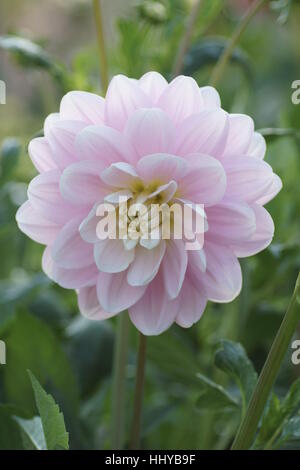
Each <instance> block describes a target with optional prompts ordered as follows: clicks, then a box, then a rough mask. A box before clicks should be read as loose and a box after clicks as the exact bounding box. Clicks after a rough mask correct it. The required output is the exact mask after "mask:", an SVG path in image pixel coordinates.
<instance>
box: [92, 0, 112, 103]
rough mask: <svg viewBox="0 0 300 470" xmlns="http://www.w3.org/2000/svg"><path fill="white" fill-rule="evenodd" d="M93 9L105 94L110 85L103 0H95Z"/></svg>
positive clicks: (102, 84) (102, 85)
mask: <svg viewBox="0 0 300 470" xmlns="http://www.w3.org/2000/svg"><path fill="white" fill-rule="evenodd" d="M93 9H94V17H95V23H96V30H97V39H98V53H99V64H100V77H101V87H102V92H103V94H105V93H106V90H107V87H108V67H107V58H106V52H105V42H104V34H103V21H102V12H101V0H93Z"/></svg>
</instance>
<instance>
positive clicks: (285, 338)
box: [231, 273, 300, 450]
mask: <svg viewBox="0 0 300 470" xmlns="http://www.w3.org/2000/svg"><path fill="white" fill-rule="evenodd" d="M299 320H300V273H299V275H298V278H297V281H296V286H295V290H294V293H293V296H292V298H291V300H290V304H289V306H288V309H287V311H286V314H285V316H284V318H283V320H282V323H281V326H280V328H279V330H278V333H277V335H276V337H275V340H274V342H273V344H272V347H271V350H270V352H269V355H268V357H267V360H266V362H265V364H264V367H263V369H262V372H261V374H260V376H259V379H258V382H257V385H256V387H255V389H254V392H253V395H252V397H251V400H250V403H249V405H248V409H247V412H246V415H245V417H244V419H243V421H242V423H241V426H240V428H239V430H238V433H237V435H236V438H235V440H234V442H233V445H232V448H231V449H232V450H245V449H249V448H250V447H251V445H252V442H253V439H254V436H255V433H256V430H257V427H258V424H259V420H260V418H261V415H262V413H263V410H264V407H265V404H266V402H267V399H268V396H269V394H270V391H271V389H272V386H273V384H274V382H275V379H276V377H277V374H278V372H279V369H280V366H281V363H282V361H283V359H284V356H285V354H286V351H287V349H288V346H289V344H290V341H291V339H292V336H293V334H294V332H295V329H296V327H297V324H298V322H299Z"/></svg>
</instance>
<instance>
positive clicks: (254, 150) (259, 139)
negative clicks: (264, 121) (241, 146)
mask: <svg viewBox="0 0 300 470" xmlns="http://www.w3.org/2000/svg"><path fill="white" fill-rule="evenodd" d="M266 150H267V144H266V141H265V139H264V137H263V136H262V135H261V134H259V132H254V134H253V136H252V139H251V143H250V147H249V149H248V151H247V155H249V157H255V158H259V159H261V160H263V158H264V156H265V153H266Z"/></svg>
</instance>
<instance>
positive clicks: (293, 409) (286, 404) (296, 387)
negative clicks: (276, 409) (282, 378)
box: [282, 379, 300, 417]
mask: <svg viewBox="0 0 300 470" xmlns="http://www.w3.org/2000/svg"><path fill="white" fill-rule="evenodd" d="M299 408H300V379H297V380H295V382H294V383H293V384H292V386H291V388H290V390H289V392H288V393H287V395H286V397H285V398H284V400H283V402H282V412H283V414H284V416H285V417H290V416H292V415H293V414H295V413H297V411H298V410H299Z"/></svg>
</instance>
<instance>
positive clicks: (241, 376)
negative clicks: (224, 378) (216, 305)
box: [215, 340, 257, 409]
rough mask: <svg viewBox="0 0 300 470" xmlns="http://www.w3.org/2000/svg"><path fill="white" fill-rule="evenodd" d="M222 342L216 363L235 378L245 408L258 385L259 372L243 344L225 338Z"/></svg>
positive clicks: (216, 356)
mask: <svg viewBox="0 0 300 470" xmlns="http://www.w3.org/2000/svg"><path fill="white" fill-rule="evenodd" d="M221 344H222V347H221V348H220V349H219V350H218V351H217V352H216V355H215V364H216V366H217V367H218V368H219V369H221V370H222V371H223V372H225V373H226V374H228V375H229V376H230V377H232V378H233V379H234V380H235V382H236V383H237V385H238V386H239V388H240V391H241V395H242V399H243V408H244V409H245V407H246V405H247V403H248V402H249V400H250V397H251V395H252V392H253V390H254V387H255V385H256V382H257V373H256V371H255V369H254V367H253V364H252V362H251V361H250V360H249V358H248V356H247V354H246V351H245V350H244V348H243V346H242V345H241V344H239V343H234V342H232V341H229V340H223V341H222V343H221Z"/></svg>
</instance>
